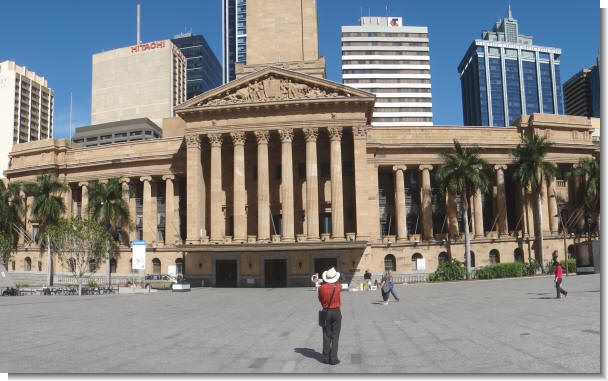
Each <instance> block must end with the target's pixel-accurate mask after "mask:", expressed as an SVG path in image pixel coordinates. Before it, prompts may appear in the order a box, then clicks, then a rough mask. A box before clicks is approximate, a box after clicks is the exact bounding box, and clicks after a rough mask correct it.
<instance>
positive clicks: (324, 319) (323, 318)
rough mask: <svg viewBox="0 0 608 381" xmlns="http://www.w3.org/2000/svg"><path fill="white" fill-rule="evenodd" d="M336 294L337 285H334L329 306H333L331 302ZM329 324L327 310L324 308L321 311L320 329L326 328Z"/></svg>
mask: <svg viewBox="0 0 608 381" xmlns="http://www.w3.org/2000/svg"><path fill="white" fill-rule="evenodd" d="M334 292H336V284H335V283H334V290H333V291H332V292H331V297H330V298H329V304H328V305H330V306H331V301H332V299H333V298H334ZM326 322H327V309H326V308H323V309H322V310H320V311H319V327H325V324H326Z"/></svg>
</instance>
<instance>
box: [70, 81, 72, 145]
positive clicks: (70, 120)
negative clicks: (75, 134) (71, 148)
mask: <svg viewBox="0 0 608 381" xmlns="http://www.w3.org/2000/svg"><path fill="white" fill-rule="evenodd" d="M70 141H72V92H71V91H70Z"/></svg>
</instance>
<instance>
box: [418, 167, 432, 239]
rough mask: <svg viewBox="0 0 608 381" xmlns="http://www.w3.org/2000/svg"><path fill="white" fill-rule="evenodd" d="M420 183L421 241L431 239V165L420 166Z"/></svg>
mask: <svg viewBox="0 0 608 381" xmlns="http://www.w3.org/2000/svg"><path fill="white" fill-rule="evenodd" d="M419 169H420V171H422V181H421V187H420V209H421V212H422V239H424V240H430V239H433V206H432V203H431V173H430V171H431V170H432V169H433V166H432V165H421V166H420V167H419Z"/></svg>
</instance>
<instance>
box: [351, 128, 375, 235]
mask: <svg viewBox="0 0 608 381" xmlns="http://www.w3.org/2000/svg"><path fill="white" fill-rule="evenodd" d="M367 129H368V127H367V126H354V127H353V129H352V131H353V156H354V159H353V161H354V167H355V168H354V176H355V203H356V205H355V216H356V224H357V240H364V241H367V240H369V238H370V232H371V230H370V229H369V228H370V227H371V225H370V223H371V220H372V219H371V218H370V217H371V215H370V210H369V207H368V206H369V201H368V198H369V197H370V193H371V192H370V191H369V187H370V185H369V182H370V180H369V178H368V177H367V176H366V170H365V169H366V167H367ZM376 183H377V180H376ZM376 205H377V204H376ZM376 225H378V224H377V221H376V223H374V226H376Z"/></svg>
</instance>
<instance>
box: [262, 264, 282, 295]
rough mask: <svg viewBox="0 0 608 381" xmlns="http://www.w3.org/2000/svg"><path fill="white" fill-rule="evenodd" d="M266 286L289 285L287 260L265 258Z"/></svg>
mask: <svg viewBox="0 0 608 381" xmlns="http://www.w3.org/2000/svg"><path fill="white" fill-rule="evenodd" d="M264 287H270V288H274V287H287V260H285V259H265V260H264Z"/></svg>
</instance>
